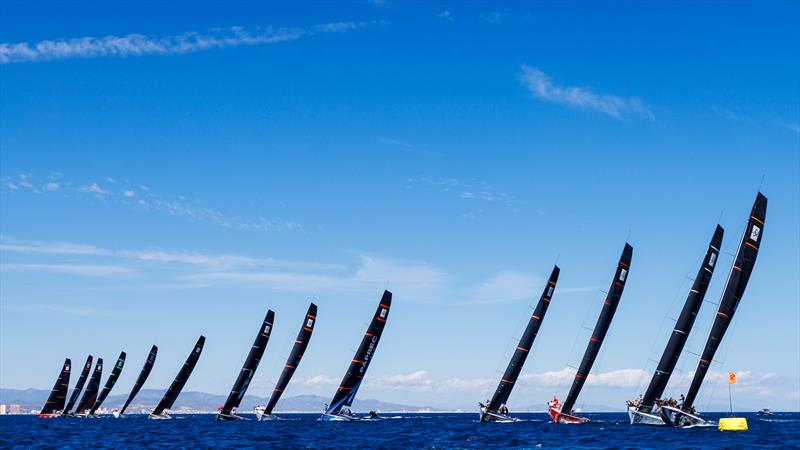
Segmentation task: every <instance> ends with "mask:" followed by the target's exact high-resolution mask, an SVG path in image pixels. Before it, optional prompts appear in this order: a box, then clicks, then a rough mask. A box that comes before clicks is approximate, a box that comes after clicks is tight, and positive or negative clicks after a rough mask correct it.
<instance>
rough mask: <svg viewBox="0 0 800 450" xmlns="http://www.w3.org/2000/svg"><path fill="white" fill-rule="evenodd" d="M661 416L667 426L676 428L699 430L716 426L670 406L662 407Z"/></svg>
mask: <svg viewBox="0 0 800 450" xmlns="http://www.w3.org/2000/svg"><path fill="white" fill-rule="evenodd" d="M661 416H662V417H663V420H664V422H665V423H666V424H667V425H671V426H674V427H678V428H701V427H713V426H715V425H716V424H715V423H712V422H708V421H706V420H704V419H703V418H701V417H700V416H696V415H694V414H689V413H688V412H686V411H683V410H680V409H678V408H673V407H671V406H662V407H661Z"/></svg>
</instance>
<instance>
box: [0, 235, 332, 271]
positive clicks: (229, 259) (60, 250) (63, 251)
mask: <svg viewBox="0 0 800 450" xmlns="http://www.w3.org/2000/svg"><path fill="white" fill-rule="evenodd" d="M0 252H6V253H27V254H48V255H71V256H99V257H113V258H120V259H125V260H129V261H128V262H130V261H137V262H146V263H176V264H184V265H190V266H200V267H204V268H210V269H221V268H222V269H234V268H240V267H246V268H263V267H280V268H288V269H304V270H330V271H341V270H344V269H345V268H344V266H342V265H339V264H326V263H317V262H305V261H286V260H281V259H275V258H253V257H249V256H242V255H233V254H209V253H199V252H181V251H168V250H161V249H143V250H142V249H139V250H111V249H107V248H101V247H97V246H93V245H86V244H74V243H70V242H43V241H30V240H28V241H26V240H18V239H14V238H11V237H8V236H0Z"/></svg>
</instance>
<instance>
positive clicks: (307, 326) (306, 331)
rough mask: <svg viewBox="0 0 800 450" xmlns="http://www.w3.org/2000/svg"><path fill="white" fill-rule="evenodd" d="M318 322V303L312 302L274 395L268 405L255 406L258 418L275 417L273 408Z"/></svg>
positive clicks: (300, 358) (301, 356) (287, 383)
mask: <svg viewBox="0 0 800 450" xmlns="http://www.w3.org/2000/svg"><path fill="white" fill-rule="evenodd" d="M316 322H317V305H315V304H313V303H312V304H311V305H310V306H309V307H308V311H306V316H305V319H304V320H303V325H302V326H301V327H300V332H299V333H298V334H297V339H295V340H294V345H293V346H292V351H291V352H290V353H289V358H288V359H287V360H286V364H285V365H284V366H283V372H281V377H280V378H278V384H276V385H275V389H274V390H273V391H272V396H271V397H270V398H269V402H267V405H266V406H256V408H255V413H256V418H257V419H258V420H270V419H274V416H273V415H272V410H273V409H274V408H275V405H277V404H278V400H280V398H281V395H282V394H283V391H284V390H286V386H288V385H289V381H290V380H291V379H292V375H294V372H295V370H297V366H298V364H300V361H301V360H302V358H303V354H304V353H305V352H306V348H307V347H308V342H309V341H310V340H311V334H312V333H313V332H314V324H315V323H316Z"/></svg>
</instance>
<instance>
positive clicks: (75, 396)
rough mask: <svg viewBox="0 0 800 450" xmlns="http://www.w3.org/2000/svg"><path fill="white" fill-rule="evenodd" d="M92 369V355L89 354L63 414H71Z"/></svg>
mask: <svg viewBox="0 0 800 450" xmlns="http://www.w3.org/2000/svg"><path fill="white" fill-rule="evenodd" d="M91 371H92V355H89V357H88V358H86V364H84V365H83V370H81V375H80V376H79V377H78V382H77V383H76V384H75V388H74V389H73V390H72V395H70V396H69V402H67V406H66V407H65V408H64V411H63V412H62V413H61V414H64V415H66V414H69V412H70V411H72V407H73V406H75V402H76V401H78V395H80V393H81V391H82V390H83V385H84V384H86V379H87V378H89V372H91Z"/></svg>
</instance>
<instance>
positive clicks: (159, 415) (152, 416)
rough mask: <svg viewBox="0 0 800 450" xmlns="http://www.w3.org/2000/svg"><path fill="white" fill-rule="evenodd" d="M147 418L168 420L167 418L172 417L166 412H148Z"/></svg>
mask: <svg viewBox="0 0 800 450" xmlns="http://www.w3.org/2000/svg"><path fill="white" fill-rule="evenodd" d="M147 418H148V419H153V420H168V419H172V417H171V416H170V415H169V414H167V413H163V414H148V415H147Z"/></svg>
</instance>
